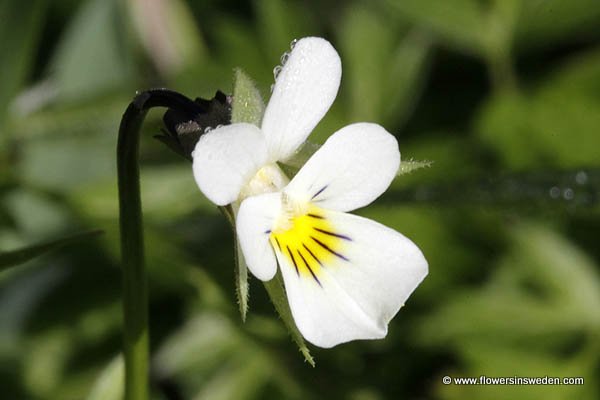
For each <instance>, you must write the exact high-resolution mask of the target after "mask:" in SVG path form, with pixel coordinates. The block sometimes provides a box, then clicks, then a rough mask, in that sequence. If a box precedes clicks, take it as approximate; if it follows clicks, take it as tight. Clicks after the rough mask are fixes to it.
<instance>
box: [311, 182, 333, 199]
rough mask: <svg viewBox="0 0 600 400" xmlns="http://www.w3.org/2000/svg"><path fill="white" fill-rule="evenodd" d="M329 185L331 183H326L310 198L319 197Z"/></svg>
mask: <svg viewBox="0 0 600 400" xmlns="http://www.w3.org/2000/svg"><path fill="white" fill-rule="evenodd" d="M327 186H329V185H325V186H323V187H322V188H321V189H319V191H318V192H317V193H315V194H313V197H311V198H310V199H311V200H314V199H315V197H317V196H318V195H320V194H321V193H323V191H324V190H325V189H327Z"/></svg>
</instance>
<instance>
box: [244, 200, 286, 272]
mask: <svg viewBox="0 0 600 400" xmlns="http://www.w3.org/2000/svg"><path fill="white" fill-rule="evenodd" d="M280 213H281V193H279V192H275V193H267V194H263V195H259V196H253V197H249V198H247V199H246V200H244V201H243V202H242V204H241V206H240V209H239V211H238V215H237V218H236V230H237V235H238V240H239V243H240V247H241V248H242V252H243V253H244V258H245V259H246V263H247V264H248V269H250V272H252V274H253V275H254V276H256V277H257V278H258V279H260V280H262V281H268V280H271V279H272V278H273V276H274V275H275V272H277V261H276V260H275V254H274V253H273V249H272V248H271V245H270V243H269V238H270V234H271V227H272V226H273V222H274V221H275V219H276V218H277V217H278V216H279V215H280Z"/></svg>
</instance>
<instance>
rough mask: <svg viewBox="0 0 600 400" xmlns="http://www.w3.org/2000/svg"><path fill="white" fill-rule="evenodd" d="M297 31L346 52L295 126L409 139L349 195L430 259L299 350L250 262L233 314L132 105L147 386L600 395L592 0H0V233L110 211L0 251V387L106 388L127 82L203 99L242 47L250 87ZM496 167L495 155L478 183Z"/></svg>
mask: <svg viewBox="0 0 600 400" xmlns="http://www.w3.org/2000/svg"><path fill="white" fill-rule="evenodd" d="M306 35H315V36H323V37H326V38H328V39H329V40H330V41H331V42H332V43H333V44H334V46H335V47H336V48H337V49H338V51H339V52H340V55H341V58H342V62H343V73H344V75H343V78H342V87H341V90H340V95H339V96H338V99H337V101H336V103H335V104H334V106H333V107H332V110H331V111H330V112H329V113H328V115H327V116H326V117H325V119H324V120H323V121H322V123H321V124H320V125H319V127H318V128H317V130H316V132H315V133H314V135H313V137H312V139H313V140H314V141H316V142H321V141H323V140H324V139H325V138H326V137H327V136H329V135H330V134H331V133H332V132H334V131H335V130H336V129H339V128H340V127H342V126H344V125H346V124H348V123H351V122H355V121H361V120H370V121H376V122H380V123H382V124H384V125H385V126H386V127H387V128H388V129H389V130H390V131H392V132H394V133H395V134H396V135H397V137H398V139H399V142H400V146H401V151H402V154H403V157H405V158H407V159H408V158H414V159H426V160H433V161H434V164H433V165H432V167H431V168H427V169H422V170H418V171H416V172H413V173H412V174H409V175H404V176H402V177H400V178H399V179H397V180H396V182H395V183H394V184H393V185H392V188H391V191H390V192H389V193H388V194H386V195H384V198H383V199H382V200H383V201H382V202H380V203H379V204H378V203H375V204H374V205H373V206H370V207H368V208H366V209H364V210H361V211H360V214H362V215H367V216H369V217H371V218H374V219H376V220H379V221H382V222H385V223H386V224H387V225H389V226H392V227H393V228H395V229H397V230H399V231H400V232H403V233H404V234H406V235H407V236H408V237H410V238H411V239H413V240H414V241H415V242H416V243H417V244H418V245H419V246H420V247H421V248H422V249H423V251H424V253H425V255H426V256H427V258H428V260H429V262H430V275H429V277H428V278H427V279H426V280H425V282H424V283H423V284H422V285H421V287H419V288H418V289H417V291H416V292H415V293H414V295H413V296H412V297H411V299H410V300H409V302H408V303H407V306H406V307H405V308H404V309H403V310H402V311H401V312H400V314H399V315H398V316H397V317H396V318H395V319H394V320H393V321H392V324H391V326H390V333H389V335H388V337H387V339H385V340H382V341H376V342H356V343H351V344H347V345H342V346H339V347H338V348H335V349H333V350H321V349H317V348H313V349H311V352H312V354H313V355H314V356H315V359H316V362H317V367H316V368H314V369H313V368H311V367H309V366H308V364H306V363H304V362H303V361H302V360H303V359H302V356H301V355H300V354H299V353H298V351H297V348H296V346H295V345H294V344H293V343H292V341H291V340H290V338H289V336H288V335H287V334H286V332H285V329H284V327H283V325H282V323H281V321H279V320H278V319H277V317H276V313H275V312H274V310H273V308H272V306H271V305H270V304H269V301H268V298H267V296H266V294H265V292H264V289H263V287H262V285H260V284H259V283H258V282H256V280H254V279H252V278H251V279H250V294H251V297H250V311H249V313H248V318H247V320H246V322H245V323H242V322H241V321H240V317H239V313H238V311H237V306H236V304H235V294H234V291H235V282H234V274H233V270H234V267H233V266H234V262H233V240H232V237H231V232H230V228H229V226H228V224H227V221H226V220H225V218H223V217H222V216H221V215H220V214H219V213H218V211H217V209H216V208H215V207H213V206H212V205H211V204H210V203H209V202H208V201H207V200H206V199H205V198H204V197H203V196H202V195H201V193H200V192H199V191H198V189H197V187H196V185H195V183H194V180H193V178H192V174H191V169H190V166H189V164H188V163H187V162H185V161H183V160H180V159H179V158H177V157H176V156H175V155H174V154H172V153H170V152H167V151H164V147H162V145H160V144H159V143H158V142H156V141H155V140H153V139H152V134H155V133H157V132H158V131H159V130H160V129H161V123H160V117H161V115H160V113H158V112H156V113H151V114H150V117H149V119H148V122H147V124H146V127H145V130H146V132H145V135H144V138H143V140H142V150H141V151H142V163H143V165H142V191H143V193H142V199H143V207H144V217H145V220H144V223H145V235H146V249H147V250H146V253H147V260H148V268H149V273H150V296H151V299H150V301H151V310H150V313H151V314H150V318H151V347H152V355H153V358H152V363H153V364H152V382H153V388H152V390H153V396H154V398H155V399H178V398H185V399H210V400H213V399H236V400H237V399H281V398H285V399H300V398H303V399H305V398H315V399H320V398H331V399H338V398H339V399H351V400H378V399H392V398H438V399H479V398H486V399H513V398H520V399H537V398H545V399H572V398H575V397H576V398H578V399H581V400H584V399H590V400H591V399H597V398H599V397H600V387H599V386H598V381H599V378H600V348H599V346H600V345H599V344H600V313H599V312H598V310H599V309H600V267H599V264H600V263H599V260H600V247H599V246H598V237H600V218H599V207H598V202H599V201H600V188H599V186H600V185H599V183H598V182H599V178H598V176H599V174H600V172H599V168H600V131H599V128H598V127H600V41H599V38H600V7H599V6H598V3H597V1H596V0H506V1H504V0H452V1H442V0H439V1H435V0H431V1H416V0H378V1H358V0H357V1H346V2H338V1H333V0H328V1H316V0H311V1H305V2H301V1H284V0H255V1H253V2H236V1H233V0H227V1H215V0H207V1H192V0H189V1H183V0H177V1H175V0H169V1H167V0H162V1H161V0H145V1H144V0H127V1H125V0H85V1H78V0H60V1H54V2H46V1H41V0H2V1H0V54H1V55H2V61H1V64H0V251H1V252H5V251H9V250H13V249H18V248H22V247H25V246H27V245H30V244H32V243H37V242H45V241H51V240H54V239H55V238H57V237H62V236H66V235H68V234H69V233H72V232H76V231H82V230H87V229H92V228H100V229H103V230H104V231H105V232H106V234H105V235H104V236H103V237H101V238H99V239H95V240H91V241H80V242H78V243H77V244H76V245H71V246H69V247H65V248H63V249H61V250H60V251H55V252H53V253H51V254H49V255H45V256H43V257H41V258H38V259H36V260H35V261H30V262H28V263H27V264H24V265H22V266H20V267H17V268H11V269H9V270H5V271H3V272H2V273H1V274H0V387H1V388H2V398H6V399H40V400H45V399H48V400H50V399H81V398H87V399H94V400H95V399H106V400H110V399H117V398H120V393H121V392H122V382H121V379H120V378H121V371H122V361H121V360H120V358H119V352H120V340H121V338H120V325H121V316H120V315H121V314H120V313H121V309H120V271H119V254H118V220H117V215H118V209H117V193H116V168H115V167H116V166H115V148H116V138H117V135H116V133H117V128H118V124H119V121H120V117H121V114H122V112H123V111H124V110H125V107H126V106H127V104H128V102H129V101H130V100H131V98H132V97H133V95H134V93H135V91H136V90H143V89H145V88H149V87H157V86H165V87H169V88H171V89H174V90H178V91H180V92H182V93H184V94H186V95H188V96H190V97H196V96H201V97H206V98H210V97H212V94H213V93H214V92H215V91H216V90H217V89H221V90H223V91H225V92H227V93H230V92H231V88H232V87H231V85H232V80H233V76H234V68H236V67H241V68H243V70H244V71H246V72H247V73H248V74H249V75H250V76H251V77H253V78H254V79H255V80H256V82H257V83H258V86H259V88H260V89H261V91H262V95H263V97H264V98H265V99H268V96H269V87H270V85H271V83H272V81H273V77H272V73H271V71H272V69H273V67H274V66H275V65H277V64H278V63H279V57H280V55H281V54H282V53H283V52H284V51H285V50H287V49H288V48H289V43H290V41H291V40H292V39H294V38H299V37H302V36H306ZM583 168H585V170H583ZM515 173H517V174H516V175H515ZM565 173H568V174H570V175H569V176H572V177H574V178H573V179H570V180H566V181H565V180H563V179H562V177H564V176H565ZM540 174H543V177H544V178H543V179H538V178H536V177H538V176H540ZM498 176H508V177H512V178H510V179H506V180H503V181H501V182H502V184H501V185H499V186H494V185H493V184H492V185H491V186H486V185H484V186H475V185H478V182H481V180H482V179H483V180H485V179H488V178H489V179H492V181H493V178H495V177H498ZM523 177H526V178H523ZM440 185H441V186H440ZM424 187H425V188H428V189H427V190H424V189H423V188H424ZM439 187H443V190H439ZM436 188H438V189H436ZM486 191H487V192H486ZM432 193H433V194H432ZM482 193H483V194H482ZM486 193H488V195H485V194H486ZM490 193H491V194H490ZM582 196H583V197H582ZM582 198H583V200H581V201H574V199H575V200H577V199H582ZM496 199H498V201H496ZM523 199H526V200H527V201H523ZM528 202H530V204H528ZM444 375H450V376H477V377H478V376H480V375H487V376H514V375H519V376H545V375H549V376H582V377H584V378H585V384H584V385H580V386H512V387H511V386H457V385H448V386H445V385H443V384H442V381H441V377H442V376H444ZM177 396H179V397H177Z"/></svg>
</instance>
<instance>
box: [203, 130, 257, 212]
mask: <svg viewBox="0 0 600 400" xmlns="http://www.w3.org/2000/svg"><path fill="white" fill-rule="evenodd" d="M192 155H193V159H194V160H193V169H194V178H196V183H197V184H198V187H200V190H201V191H202V193H204V195H205V196H206V197H208V199H209V200H210V201H212V202H213V203H215V204H217V205H219V206H224V205H227V204H230V203H232V202H234V201H235V200H237V198H238V196H239V193H240V190H241V189H242V187H243V186H244V185H246V184H247V183H248V182H249V181H250V179H251V178H252V177H253V176H254V175H255V174H256V172H257V171H258V170H259V169H260V168H261V167H262V166H263V165H265V163H266V160H267V147H266V144H265V141H264V137H263V135H262V133H261V132H260V130H259V129H258V128H257V127H256V126H254V125H251V124H245V123H243V124H232V125H226V126H223V127H221V128H217V129H214V130H212V131H210V132H209V133H206V134H204V135H202V136H201V137H200V140H199V141H198V143H197V144H196V148H195V149H194V152H193V153H192Z"/></svg>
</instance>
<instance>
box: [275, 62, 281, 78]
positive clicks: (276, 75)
mask: <svg viewBox="0 0 600 400" xmlns="http://www.w3.org/2000/svg"><path fill="white" fill-rule="evenodd" d="M280 73H281V65H278V66H276V67H275V68H273V76H274V77H275V80H277V77H278V76H279V74H280Z"/></svg>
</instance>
